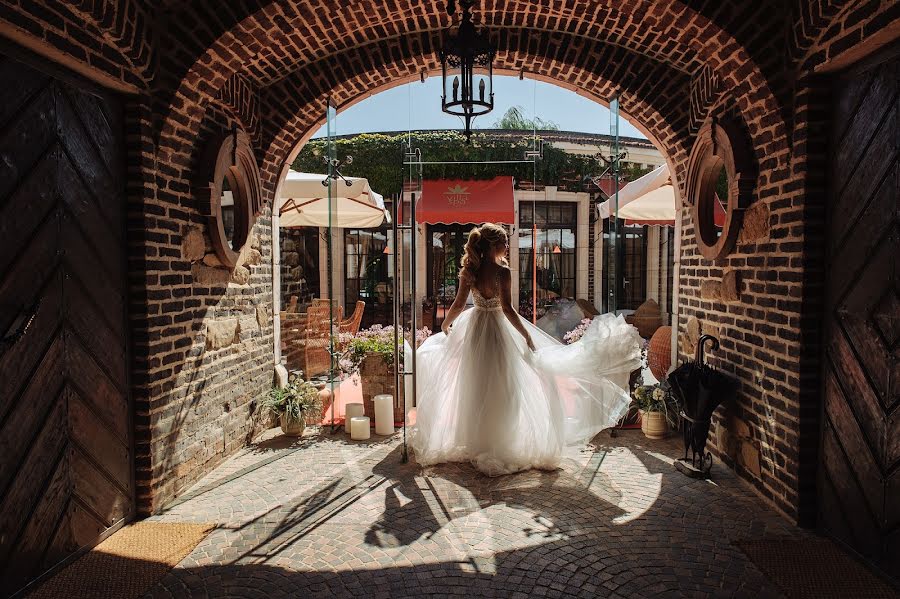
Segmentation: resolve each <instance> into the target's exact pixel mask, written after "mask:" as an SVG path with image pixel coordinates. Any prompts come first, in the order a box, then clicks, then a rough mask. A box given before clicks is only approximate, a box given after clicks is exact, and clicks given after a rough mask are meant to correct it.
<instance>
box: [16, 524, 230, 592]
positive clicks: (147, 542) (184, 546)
mask: <svg viewBox="0 0 900 599" xmlns="http://www.w3.org/2000/svg"><path fill="white" fill-rule="evenodd" d="M214 528H215V525H214V524H193V523H169V522H138V523H136V524H131V525H130V526H126V527H124V528H122V529H121V530H119V531H117V532H115V533H114V534H112V535H111V536H110V537H109V538H108V539H106V540H104V541H103V542H102V543H100V544H99V545H97V546H96V547H94V548H93V549H91V550H90V551H89V552H87V553H86V554H84V555H83V556H81V557H80V558H78V559H77V560H76V561H75V562H73V563H72V564H71V565H70V566H67V567H66V568H65V569H63V570H62V571H60V572H59V573H57V574H56V575H55V576H53V577H52V578H50V579H49V580H47V581H46V582H45V583H44V584H42V585H41V586H40V587H38V588H37V589H35V591H34V592H33V593H31V594H30V595H28V598H29V599H51V598H57V597H68V598H72V599H76V598H81V597H84V598H88V597H90V598H91V599H107V598H108V599H113V598H115V599H131V598H135V597H140V596H141V595H143V594H144V593H146V592H147V591H148V590H150V588H151V587H152V586H153V585H155V584H156V583H157V582H159V581H160V580H161V579H162V577H163V576H165V575H166V574H167V573H168V572H169V570H171V569H172V568H173V567H175V565H176V564H178V562H180V561H181V560H182V559H184V558H185V556H187V554H189V553H190V552H191V551H193V550H194V547H196V546H197V545H198V544H199V543H200V541H202V540H203V539H204V538H206V535H208V534H209V533H210V531H212V530H213V529H214Z"/></svg>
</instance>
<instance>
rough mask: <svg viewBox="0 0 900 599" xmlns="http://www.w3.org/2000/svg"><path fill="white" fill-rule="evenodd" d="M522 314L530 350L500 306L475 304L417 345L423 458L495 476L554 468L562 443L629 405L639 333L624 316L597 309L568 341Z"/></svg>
mask: <svg viewBox="0 0 900 599" xmlns="http://www.w3.org/2000/svg"><path fill="white" fill-rule="evenodd" d="M523 323H524V324H525V326H526V327H527V329H528V331H529V333H530V334H531V337H532V339H533V340H534V344H535V347H536V351H535V352H533V353H532V352H531V351H530V350H529V349H528V347H527V346H526V344H525V340H524V339H523V338H522V336H521V335H520V334H519V333H518V331H516V330H515V328H514V327H513V326H512V325H511V324H510V323H509V321H508V320H507V319H506V317H505V316H504V315H503V312H502V311H500V310H487V309H482V308H478V307H476V308H474V309H470V310H467V311H466V312H464V313H463V314H462V315H460V316H459V318H458V319H457V320H456V322H455V324H454V326H453V330H452V331H451V332H450V334H449V335H444V334H443V333H438V334H436V335H433V336H431V337H429V338H428V339H427V340H426V341H425V342H424V343H423V344H422V346H421V347H420V348H419V349H418V351H417V355H416V362H417V371H418V374H417V380H418V382H417V385H418V393H417V400H418V401H417V403H418V406H417V410H416V424H415V426H414V427H413V430H412V433H411V437H410V444H411V446H412V448H413V450H414V451H415V455H416V460H417V461H418V463H419V464H421V465H423V466H428V465H432V464H438V463H443V462H463V461H469V462H471V463H472V464H473V465H474V466H475V467H476V468H478V470H480V471H481V472H483V473H484V474H487V475H488V476H497V475H501V474H509V473H512V472H518V471H520V470H526V469H528V468H540V469H554V468H556V467H558V465H559V460H560V456H561V454H562V449H563V447H564V446H565V445H567V444H573V443H582V442H585V441H587V440H589V439H591V438H592V437H593V436H594V435H596V434H597V433H598V432H599V431H601V430H603V429H605V428H608V427H610V426H612V425H614V424H615V423H616V422H618V421H619V420H620V419H621V417H622V416H623V415H624V414H625V412H626V411H627V410H628V406H629V404H630V397H629V394H628V391H627V386H628V376H629V373H630V372H632V371H633V370H635V369H636V368H638V367H639V366H640V341H641V339H640V335H638V333H637V330H636V329H635V328H634V327H632V326H631V325H629V324H628V323H626V322H625V320H624V318H622V317H621V316H618V317H616V316H613V315H611V314H605V315H601V316H598V317H597V318H595V319H594V321H593V322H592V323H591V325H590V327H589V328H588V330H587V331H586V332H585V334H584V336H583V337H582V339H581V340H579V341H577V342H575V343H573V344H571V345H563V344H562V343H560V342H559V341H557V340H556V339H554V338H553V337H550V336H549V335H547V334H546V333H544V332H543V331H541V330H540V329H538V328H537V327H535V326H533V325H532V324H531V323H528V322H524V320H523Z"/></svg>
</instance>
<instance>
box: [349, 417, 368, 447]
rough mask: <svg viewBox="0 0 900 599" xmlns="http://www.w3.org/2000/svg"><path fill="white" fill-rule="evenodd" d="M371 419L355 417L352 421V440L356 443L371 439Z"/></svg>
mask: <svg viewBox="0 0 900 599" xmlns="http://www.w3.org/2000/svg"><path fill="white" fill-rule="evenodd" d="M369 434H370V433H369V417H368V416H354V417H353V418H351V419H350V438H351V439H353V440H354V441H365V440H366V439H368V438H369Z"/></svg>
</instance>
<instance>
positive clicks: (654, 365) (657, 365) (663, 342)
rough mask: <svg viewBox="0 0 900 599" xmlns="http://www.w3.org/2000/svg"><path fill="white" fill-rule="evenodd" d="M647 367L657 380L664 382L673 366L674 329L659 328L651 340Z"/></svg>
mask: <svg viewBox="0 0 900 599" xmlns="http://www.w3.org/2000/svg"><path fill="white" fill-rule="evenodd" d="M647 366H648V367H649V368H650V372H652V373H653V376H655V377H656V380H658V381H662V380H663V379H664V378H665V377H666V373H668V372H669V367H670V366H672V327H659V328H658V329H656V332H655V333H653V337H651V338H650V347H648V348H647Z"/></svg>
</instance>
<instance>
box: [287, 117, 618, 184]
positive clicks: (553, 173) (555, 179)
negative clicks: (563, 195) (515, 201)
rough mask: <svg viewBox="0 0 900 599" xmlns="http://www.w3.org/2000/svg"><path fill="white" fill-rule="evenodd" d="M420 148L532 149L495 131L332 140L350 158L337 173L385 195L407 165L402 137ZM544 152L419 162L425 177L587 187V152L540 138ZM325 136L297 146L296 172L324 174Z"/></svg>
mask: <svg viewBox="0 0 900 599" xmlns="http://www.w3.org/2000/svg"><path fill="white" fill-rule="evenodd" d="M410 140H411V142H412V144H411V145H412V147H413V148H419V149H420V150H421V152H422V160H423V161H425V162H456V163H458V162H461V161H481V160H524V159H525V152H526V150H531V149H532V139H531V138H530V137H524V136H523V137H513V136H509V137H508V136H500V135H497V134H490V133H477V132H476V133H474V134H473V135H472V143H471V144H468V143H466V139H465V137H463V136H462V135H460V134H459V133H457V132H455V131H426V132H414V133H412V135H411V137H410V135H408V134H406V133H401V134H397V135H385V134H380V133H375V134H373V133H364V134H360V135H356V136H353V137H345V138H340V139H337V140H335V146H336V152H337V158H339V159H344V158H345V157H347V156H352V157H353V162H352V163H351V164H349V165H346V166H344V167H343V168H342V169H341V173H342V174H344V175H346V176H349V177H365V178H366V179H368V180H369V184H370V185H371V187H372V189H373V190H375V191H376V192H378V193H380V194H382V195H383V196H385V197H391V196H395V195H398V194H399V193H400V191H401V189H402V187H403V180H404V175H405V174H406V176H407V177H408V176H409V175H408V174H407V173H409V169H410V167H404V166H403V160H404V153H405V150H406V148H407V142H408V141H410ZM543 151H544V156H543V158H542V159H540V160H538V161H537V162H536V163H532V162H528V163H519V164H442V165H424V166H423V173H422V174H423V178H425V179H470V180H479V179H492V178H494V177H497V176H503V175H509V176H512V177H514V178H515V180H516V182H517V183H518V182H529V183H530V182H532V180H533V179H535V178H536V182H537V184H538V185H539V186H540V185H558V186H560V188H564V189H566V190H568V191H587V184H586V183H585V182H584V179H585V177H587V176H589V175H596V174H598V173H599V172H600V170H601V169H600V167H599V165H598V164H597V162H596V160H595V159H593V158H592V157H590V156H580V155H577V154H568V153H566V152H564V151H563V150H561V149H558V148H555V147H553V145H552V144H549V143H544V147H543ZM326 153H327V141H326V140H324V139H316V140H312V141H310V142H308V143H307V144H306V146H304V147H303V149H302V150H301V151H300V154H299V155H298V156H297V158H296V160H294V163H293V165H292V168H293V169H294V170H297V171H301V172H309V173H324V172H325V170H326V165H325V161H324V158H325V156H326Z"/></svg>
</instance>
